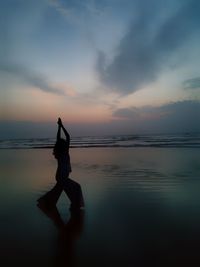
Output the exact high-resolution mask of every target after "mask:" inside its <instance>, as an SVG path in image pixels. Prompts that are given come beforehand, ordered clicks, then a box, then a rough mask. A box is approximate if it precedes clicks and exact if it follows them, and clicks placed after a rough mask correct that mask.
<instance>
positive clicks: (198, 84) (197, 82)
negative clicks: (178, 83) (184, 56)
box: [183, 77, 200, 89]
mask: <svg viewBox="0 0 200 267" xmlns="http://www.w3.org/2000/svg"><path fill="white" fill-rule="evenodd" d="M183 88H184V89H200V77H196V78H192V79H188V80H185V81H184V82H183Z"/></svg>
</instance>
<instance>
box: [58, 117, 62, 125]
mask: <svg viewBox="0 0 200 267" xmlns="http://www.w3.org/2000/svg"><path fill="white" fill-rule="evenodd" d="M57 123H58V125H59V126H62V121H61V118H58V122H57Z"/></svg>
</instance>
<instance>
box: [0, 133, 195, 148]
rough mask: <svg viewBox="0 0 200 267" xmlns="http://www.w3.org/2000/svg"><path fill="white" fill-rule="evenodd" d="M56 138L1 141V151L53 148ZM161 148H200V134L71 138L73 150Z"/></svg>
mask: <svg viewBox="0 0 200 267" xmlns="http://www.w3.org/2000/svg"><path fill="white" fill-rule="evenodd" d="M55 141H56V140H55V138H24V139H7V140H0V149H28V148H30V149H31V148H32V149H33V148H35V149H36V148H39V149H42V148H52V147H53V146H54V144H55ZM90 147H94V148H95V147H96V148H97V147H102V148H106V147H124V148H126V147H127V148H134V147H160V148H165V147H166V148H170V147H174V148H200V133H183V134H143V135H136V134H132V135H105V136H80V137H72V138H71V148H90Z"/></svg>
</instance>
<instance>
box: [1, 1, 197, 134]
mask: <svg viewBox="0 0 200 267" xmlns="http://www.w3.org/2000/svg"><path fill="white" fill-rule="evenodd" d="M199 11H200V2H199V1H198V0H182V1H180V0H173V1H172V0H168V1H165V2H164V1H159V0H152V1H147V0H140V1H139V0H102V1H96V0H85V1H76V0H73V1H67V0H62V1H61V0H40V1H37V0H34V1H33V0H27V1H25V0H23V1H22V0H7V1H1V3H0V13H1V16H0V17H1V23H0V36H1V42H0V79H1V84H0V106H1V108H0V111H1V113H0V127H2V128H4V130H3V131H2V134H1V135H0V138H1V137H2V138H4V137H5V136H11V137H15V136H17V137H23V133H25V131H24V129H25V128H26V127H28V129H29V130H28V131H27V133H26V135H27V137H28V136H31V133H32V135H34V136H40V134H41V133H40V130H39V129H40V127H39V125H44V126H45V125H46V126H48V127H47V128H46V129H48V131H47V135H48V134H49V135H51V134H52V133H53V130H50V129H54V126H53V125H54V124H55V121H56V120H57V117H58V116H61V117H62V118H63V120H64V121H65V123H66V124H67V125H68V126H69V128H70V130H71V131H72V132H73V133H74V134H77V135H81V134H90V133H93V134H101V132H102V133H108V134H109V133H122V132H123V133H132V132H149V131H150V132H154V131H155V132H163V131H167V132H171V131H172V132H173V131H175V130H176V131H178V130H179V131H187V132H188V131H199V130H200V126H199V123H198V119H197V118H198V115H200V102H199V101H200V51H199V41H200V17H199ZM147 110H148V112H150V114H151V115H150V116H147V113H148V112H147ZM166 110H167V111H166ZM194 110H195V111H194ZM127 114H128V115H127ZM136 114H137V116H136ZM144 114H146V115H144ZM194 114H196V115H197V116H196V118H194V119H191V118H193V115H194ZM175 118H176V122H175ZM188 120H189V121H188ZM174 124H176V125H179V124H180V127H178V128H177V127H174ZM49 125H52V126H51V127H50V126H49ZM164 125H165V126H164ZM6 129H7V130H6ZM32 129H38V130H32ZM95 129H96V130H95ZM43 131H44V132H45V127H44V130H43ZM11 132H12V133H11ZM33 132H34V134H33ZM43 134H45V133H43Z"/></svg>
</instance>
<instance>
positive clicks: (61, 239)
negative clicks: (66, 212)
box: [38, 204, 84, 267]
mask: <svg viewBox="0 0 200 267" xmlns="http://www.w3.org/2000/svg"><path fill="white" fill-rule="evenodd" d="M38 207H39V208H40V210H41V211H42V212H43V213H44V214H45V215H46V216H47V217H48V218H49V219H51V221H52V222H53V223H54V225H55V226H56V228H57V230H58V237H57V247H56V256H55V259H54V262H53V266H55V267H61V266H69V267H73V266H76V265H77V257H76V242H77V240H78V239H79V238H80V236H81V233H82V231H83V225H84V210H78V211H73V212H71V213H70V218H69V220H68V221H67V223H65V222H64V221H63V219H62V217H61V215H60V213H59V211H58V209H57V207H56V206H55V207H53V208H51V209H47V208H45V207H43V206H41V205H39V204H38Z"/></svg>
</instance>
